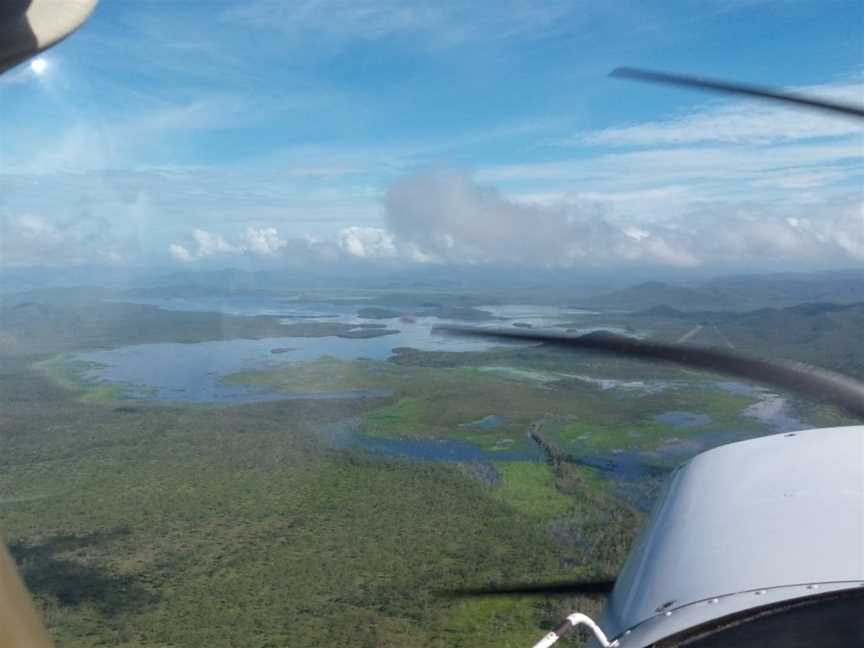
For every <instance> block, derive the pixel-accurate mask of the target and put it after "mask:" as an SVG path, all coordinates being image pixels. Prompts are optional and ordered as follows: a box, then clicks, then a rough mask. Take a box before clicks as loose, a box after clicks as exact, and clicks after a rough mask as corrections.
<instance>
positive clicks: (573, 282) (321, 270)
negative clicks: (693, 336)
mask: <svg viewBox="0 0 864 648" xmlns="http://www.w3.org/2000/svg"><path fill="white" fill-rule="evenodd" d="M678 276H680V275H676V274H675V273H673V272H670V271H668V270H661V269H646V270H632V269H631V270H626V271H625V270H617V271H611V270H599V269H593V270H588V271H580V272H577V271H573V270H570V271H560V270H555V269H551V268H545V269H543V268H541V269H532V271H531V272H530V273H526V272H525V271H524V269H521V268H517V267H512V266H485V265H482V266H416V265H415V266H407V267H398V266H389V267H388V266H381V265H367V264H357V265H342V266H340V265H326V266H309V267H292V268H283V269H271V270H244V269H236V268H222V269H207V270H204V269H199V270H182V271H176V270H174V271H169V272H160V271H158V270H143V269H125V270H118V269H116V268H111V269H106V268H101V269H100V268H92V267H81V268H72V269H70V268H64V269H62V270H60V269H52V268H36V269H34V268H5V269H3V270H2V271H0V293H2V294H5V295H7V297H6V300H9V299H11V300H12V301H13V302H14V301H15V300H16V299H17V297H12V295H15V294H21V293H27V292H30V291H35V292H33V293H32V294H31V297H33V298H38V297H39V296H41V298H43V299H48V300H53V299H62V298H67V299H68V298H76V299H77V298H81V297H90V298H94V299H98V298H100V297H106V298H122V297H135V298H146V297H197V296H210V297H212V296H219V295H230V294H237V293H247V294H248V293H250V292H261V293H268V294H282V293H294V294H296V293H297V292H298V291H299V292H301V293H309V292H317V291H320V292H326V293H328V294H330V295H333V294H335V293H338V292H340V291H344V292H349V291H382V290H383V291H404V290H424V291H434V292H441V293H448V294H452V295H462V296H466V297H469V298H475V299H478V300H479V301H478V302H477V303H483V302H484V301H486V302H487V303H490V300H491V302H495V301H496V300H497V299H498V297H499V296H501V297H502V298H503V296H506V299H507V300H508V301H511V302H512V301H513V300H514V299H518V300H520V301H524V302H525V303H547V304H557V305H569V306H583V307H585V308H596V309H604V310H605V309H613V310H617V309H624V310H630V311H638V310H645V309H648V308H652V307H656V306H668V307H671V308H674V309H678V310H683V311H693V310H708V311H726V310H736V311H747V310H756V309H759V308H766V307H786V306H793V305H795V304H802V303H836V304H849V303H855V302H864V269H848V270H833V271H823V272H807V273H804V272H801V273H795V272H784V273H765V274H756V273H754V274H733V275H724V276H710V275H708V274H707V272H706V275H705V276H703V277H701V278H699V277H697V278H693V274H692V273H690V272H688V275H687V276H688V277H690V280H688V281H686V282H684V281H680V280H678V279H677V277H678ZM73 287H74V288H75V290H74V291H70V288H73ZM20 296H21V298H22V299H23V298H24V295H20ZM4 301H5V300H4ZM471 301H473V299H471Z"/></svg>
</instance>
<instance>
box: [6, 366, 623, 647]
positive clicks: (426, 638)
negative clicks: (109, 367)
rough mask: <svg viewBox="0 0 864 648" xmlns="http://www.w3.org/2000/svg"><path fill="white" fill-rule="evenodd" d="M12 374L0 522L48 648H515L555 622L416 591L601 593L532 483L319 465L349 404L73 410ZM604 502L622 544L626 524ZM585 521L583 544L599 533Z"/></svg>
mask: <svg viewBox="0 0 864 648" xmlns="http://www.w3.org/2000/svg"><path fill="white" fill-rule="evenodd" d="M27 366H28V364H27V363H25V362H23V361H20V360H18V361H10V362H8V363H5V364H4V365H3V373H2V375H0V387H2V388H3V390H2V392H0V398H2V407H3V411H4V415H5V416H4V419H3V421H2V423H0V426H2V428H0V434H2V435H3V438H4V440H5V445H4V453H3V456H2V458H0V467H2V470H0V492H3V493H4V496H3V499H2V500H0V507H2V513H3V519H4V529H5V533H6V536H7V539H8V541H9V543H10V546H11V549H12V551H13V554H14V555H15V557H16V559H17V560H18V562H19V565H20V566H21V568H22V571H23V574H24V577H25V579H26V580H27V582H28V583H29V584H30V586H31V588H32V589H33V591H34V593H35V595H36V597H37V601H38V603H39V606H40V607H41V608H42V609H43V611H44V613H45V616H46V619H47V621H48V623H49V626H50V629H51V632H52V634H53V635H54V636H55V637H56V639H57V640H58V642H59V643H60V644H61V645H64V646H89V645H93V644H94V643H100V642H101V643H109V644H112V645H128V646H161V645H177V646H231V645H239V644H243V645H261V646H264V645H295V644H300V643H308V644H313V645H321V644H328V645H334V646H342V645H344V646H348V645H351V646H405V645H417V646H460V645H464V646H469V645H470V646H476V645H479V646H502V645H504V646H506V645H513V646H517V645H522V643H524V640H525V639H526V638H534V637H537V636H539V635H540V634H541V633H542V632H543V631H545V629H546V628H547V627H548V625H549V624H550V623H553V622H554V620H555V619H556V618H557V617H559V616H560V615H561V614H563V613H564V612H565V610H564V609H563V608H561V609H559V608H558V607H556V606H557V605H559V604H558V603H556V602H554V601H550V602H545V601H543V600H540V601H537V600H518V601H513V602H508V603H497V602H491V601H486V600H480V601H471V602H459V601H452V600H449V599H442V598H438V597H436V596H435V595H434V591H436V590H439V589H446V588H452V587H458V586H465V585H472V584H474V585H482V584H485V583H489V582H512V581H527V580H533V579H540V578H555V577H556V575H557V574H559V573H560V570H561V568H562V565H564V564H567V565H573V564H583V565H590V566H591V572H592V573H594V572H602V573H607V574H611V573H614V571H615V570H616V569H617V568H618V567H619V565H620V562H621V560H622V559H623V557H624V555H625V551H626V543H625V544H622V546H621V547H619V548H618V549H617V550H616V553H615V555H614V556H612V557H605V558H603V559H601V560H599V561H598V560H595V559H594V557H593V556H591V555H590V554H589V553H588V551H586V549H585V547H582V546H569V545H566V544H562V543H561V542H560V541H559V540H558V538H557V537H556V535H555V534H553V533H551V532H550V531H549V530H548V528H547V524H549V523H552V522H554V520H555V519H557V518H558V517H560V516H562V515H564V516H566V517H567V519H570V518H572V517H573V515H574V514H575V511H576V508H577V507H576V506H574V505H572V504H571V502H572V501H573V500H574V499H575V498H574V497H573V496H572V495H565V494H563V493H561V492H558V490H557V489H556V484H555V482H554V481H553V480H552V478H551V474H550V472H549V470H548V468H547V467H546V466H544V465H542V464H525V465H520V464H503V465H502V466H501V468H500V470H501V472H502V475H503V479H502V480H501V482H500V483H498V484H494V485H484V484H483V483H481V482H479V481H477V480H474V479H472V478H471V477H469V476H466V475H464V474H463V473H462V472H460V471H459V470H457V469H456V468H454V467H450V466H447V465H444V464H430V463H408V462H399V461H389V460H383V459H378V460H372V459H364V458H362V457H359V456H355V455H352V454H348V453H344V452H338V451H335V450H332V449H329V448H328V447H327V445H326V443H324V442H323V441H322V440H321V439H320V438H319V436H318V434H317V430H318V429H319V428H320V427H321V426H322V425H325V424H327V423H329V422H334V421H337V420H343V419H345V418H349V417H352V416H356V415H358V414H360V413H362V411H363V407H364V405H363V403H362V402H353V403H352V402H351V401H344V402H342V401H340V402H338V403H334V402H327V403H315V402H311V401H283V402H277V403H262V404H256V405H250V406H243V407H233V408H217V407H204V406H182V407H181V406H159V405H156V404H148V403H141V402H123V401H102V402H92V401H91V402H86V401H82V400H81V399H80V398H79V396H80V391H77V390H76V391H70V390H68V389H67V388H66V387H63V386H60V385H58V383H57V382H55V381H54V380H51V379H50V378H51V376H50V374H48V373H46V371H45V370H44V368H43V369H41V370H35V369H28V368H27ZM48 366H52V365H51V363H49V365H48ZM398 402H404V401H397V403H398ZM408 403H409V405H404V404H403V405H401V406H397V407H396V408H395V409H410V407H411V406H410V403H411V401H410V400H409V401H408ZM583 499H586V501H587V500H588V496H587V494H586V495H584V496H583ZM605 501H606V504H607V505H612V506H614V507H615V508H616V510H618V509H620V510H621V511H622V517H621V520H622V523H621V525H620V526H619V527H618V530H619V533H620V536H621V537H622V538H630V537H632V534H633V529H634V528H635V525H636V523H637V521H638V516H634V515H633V514H631V513H627V512H626V509H625V508H624V507H622V506H621V505H620V504H616V503H614V502H613V501H612V500H611V499H608V500H605ZM586 511H587V512H586V513H583V514H580V515H583V519H584V522H585V525H586V526H591V525H599V518H600V517H601V516H606V515H607V513H608V511H607V510H605V509H604V508H603V507H602V506H599V505H598V506H589V507H588V508H587V509H586ZM594 516H596V518H597V519H594ZM503 615H506V619H503V618H502V616H503Z"/></svg>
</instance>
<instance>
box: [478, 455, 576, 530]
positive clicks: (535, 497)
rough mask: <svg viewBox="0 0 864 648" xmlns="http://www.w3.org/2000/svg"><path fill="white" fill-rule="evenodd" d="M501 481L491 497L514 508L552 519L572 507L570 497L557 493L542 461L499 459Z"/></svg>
mask: <svg viewBox="0 0 864 648" xmlns="http://www.w3.org/2000/svg"><path fill="white" fill-rule="evenodd" d="M498 469H499V470H500V471H501V476H502V483H501V484H499V485H498V486H497V488H496V489H495V490H494V494H495V497H496V498H497V499H500V500H502V501H504V502H506V503H507V504H509V505H510V506H512V507H513V508H514V509H516V510H517V511H521V512H522V513H525V514H526V515H532V516H537V517H540V518H545V519H550V518H556V517H560V516H562V515H564V514H565V513H568V512H569V511H570V510H571V509H572V508H573V499H572V498H571V497H568V496H566V495H565V494H563V493H561V492H560V491H559V490H558V488H557V487H556V484H555V477H554V475H553V474H552V470H551V469H550V468H549V466H547V465H546V464H544V463H531V462H527V461H521V462H502V463H499V464H498Z"/></svg>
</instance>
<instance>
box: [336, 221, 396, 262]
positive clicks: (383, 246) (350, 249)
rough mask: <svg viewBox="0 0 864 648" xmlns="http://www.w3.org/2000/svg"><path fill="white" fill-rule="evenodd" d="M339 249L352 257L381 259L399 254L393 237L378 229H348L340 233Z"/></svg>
mask: <svg viewBox="0 0 864 648" xmlns="http://www.w3.org/2000/svg"><path fill="white" fill-rule="evenodd" d="M339 248H340V249H341V250H342V251H343V252H345V253H346V254H348V255H350V256H352V257H359V258H362V259H381V258H390V257H395V256H397V254H398V251H397V249H396V245H395V243H394V241H393V236H392V235H391V234H390V233H389V232H387V231H386V230H383V229H381V228H378V227H356V226H354V227H346V228H344V229H342V230H341V231H340V232H339Z"/></svg>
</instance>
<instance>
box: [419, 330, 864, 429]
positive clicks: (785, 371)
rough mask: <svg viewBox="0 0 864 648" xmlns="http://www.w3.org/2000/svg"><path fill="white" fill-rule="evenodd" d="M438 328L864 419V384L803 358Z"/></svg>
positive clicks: (600, 336) (618, 338)
mask: <svg viewBox="0 0 864 648" xmlns="http://www.w3.org/2000/svg"><path fill="white" fill-rule="evenodd" d="M434 330H436V331H440V332H443V333H446V334H450V335H462V336H466V335H467V336H474V337H489V338H495V339H506V340H520V341H526V342H541V343H543V344H550V345H554V346H559V347H567V348H576V349H585V350H589V351H599V352H602V353H611V354H613V355H620V356H625V357H630V358H639V359H641V360H649V361H661V362H670V363H673V364H678V365H682V366H684V367H690V368H693V369H702V370H706V371H715V372H717V373H721V374H726V375H729V376H734V377H736V378H744V379H746V380H754V381H757V382H761V383H764V384H766V385H771V386H772V387H779V388H781V389H786V390H788V391H791V392H795V393H798V394H801V395H802V396H806V397H809V398H817V399H823V400H825V401H828V402H831V403H833V404H834V405H837V406H838V407H840V408H842V409H844V410H845V411H847V412H849V413H850V414H853V415H854V416H858V417H862V418H864V383H861V382H859V381H857V380H855V379H853V378H849V377H847V376H844V375H842V374H838V373H835V372H833V371H828V370H826V369H820V368H818V367H813V366H811V365H808V364H804V363H802V362H790V361H785V360H763V359H762V358H756V357H753V356H747V355H744V354H739V353H733V352H731V351H725V350H722V349H715V348H711V347H700V346H690V345H683V344H671V343H663V342H649V341H646V340H638V339H635V338H629V337H625V336H623V335H614V334H611V333H603V332H598V333H589V334H588V335H580V336H573V335H568V334H566V333H555V332H539V331H526V330H518V331H517V330H509V329H483V328H474V327H463V326H441V327H436V328H435V329H434Z"/></svg>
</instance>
